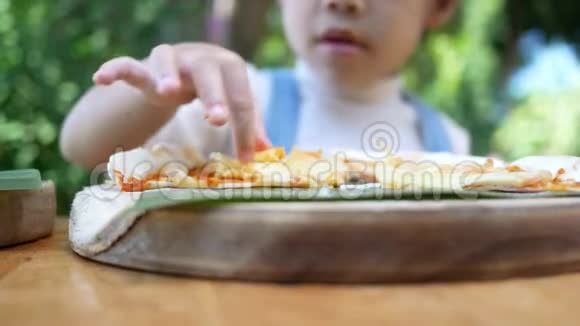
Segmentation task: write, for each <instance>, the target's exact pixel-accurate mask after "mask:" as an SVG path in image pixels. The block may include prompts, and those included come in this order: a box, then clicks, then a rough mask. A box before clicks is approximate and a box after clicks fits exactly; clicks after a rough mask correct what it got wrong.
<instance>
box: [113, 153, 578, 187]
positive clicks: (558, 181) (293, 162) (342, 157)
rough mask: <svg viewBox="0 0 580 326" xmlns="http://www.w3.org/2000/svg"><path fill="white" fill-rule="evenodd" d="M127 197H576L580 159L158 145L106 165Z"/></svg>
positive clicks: (121, 157)
mask: <svg viewBox="0 0 580 326" xmlns="http://www.w3.org/2000/svg"><path fill="white" fill-rule="evenodd" d="M108 172H109V175H110V176H111V178H112V179H113V180H114V182H115V183H116V184H117V185H118V186H119V187H120V189H122V190H123V191H126V192H137V191H145V190H151V189H160V188H195V189H204V188H212V189H214V188H266V187H271V188H322V187H331V188H338V187H342V186H347V185H348V186H352V185H365V184H373V185H379V186H380V187H382V188H384V189H391V190H406V191H416V192H417V191H421V192H455V191H466V190H468V191H499V192H517V193H530V192H578V193H580V158H577V157H528V158H523V159H521V160H518V161H515V162H512V163H506V162H503V161H501V160H497V159H492V158H486V157H477V156H459V155H453V154H448V153H399V154H397V155H391V156H388V157H386V158H384V159H381V160H371V159H368V158H366V156H365V155H364V154H363V153H357V152H349V151H332V152H331V153H323V152H322V151H303V150H299V149H294V150H292V151H291V152H290V153H286V152H285V151H284V149H282V148H271V149H268V150H265V151H262V152H258V153H256V154H255V155H254V158H253V160H252V161H251V162H240V161H238V160H236V159H234V158H232V157H230V156H228V155H225V154H223V153H213V154H211V155H210V156H209V159H207V160H206V159H204V158H202V156H201V155H199V154H198V153H197V152H196V151H195V150H192V149H188V148H186V147H178V146H170V145H158V146H154V147H153V148H151V149H145V148H137V149H134V150H131V151H127V152H120V153H116V154H114V155H113V156H112V157H111V158H110V160H109V164H108Z"/></svg>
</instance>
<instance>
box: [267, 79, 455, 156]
mask: <svg viewBox="0 0 580 326" xmlns="http://www.w3.org/2000/svg"><path fill="white" fill-rule="evenodd" d="M269 74H270V78H271V85H272V86H271V87H272V88H271V92H270V103H269V105H268V108H267V110H266V117H265V123H266V132H267V133H268V137H270V141H271V142H272V144H273V145H274V146H276V147H282V148H284V149H285V150H286V151H287V152H290V151H291V150H292V148H293V147H294V144H295V142H296V134H297V129H298V124H299V121H300V107H301V102H302V98H301V95H300V90H299V87H298V82H297V80H296V77H295V75H294V72H293V71H292V70H289V69H275V70H270V71H269ZM403 98H404V100H405V101H407V102H408V103H409V104H410V105H411V106H413V107H414V108H415V110H416V111H417V116H418V118H419V126H418V127H419V130H420V132H421V140H422V142H423V147H424V148H425V151H428V152H452V151H453V147H452V146H451V141H450V139H449V135H448V134H447V131H446V129H445V126H444V125H443V120H442V117H441V115H440V114H439V113H438V112H437V111H435V110H433V109H431V108H430V107H429V106H428V105H427V104H425V103H424V102H423V101H421V100H420V99H419V98H417V97H415V96H413V95H411V94H409V93H407V92H404V93H403Z"/></svg>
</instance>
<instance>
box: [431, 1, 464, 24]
mask: <svg viewBox="0 0 580 326" xmlns="http://www.w3.org/2000/svg"><path fill="white" fill-rule="evenodd" d="M430 2H431V7H430V8H429V12H427V20H426V24H425V26H426V27H427V28H437V27H439V26H441V25H443V24H445V23H446V22H447V21H449V19H450V18H451V17H453V14H455V11H456V10H457V6H458V4H459V0H431V1H430Z"/></svg>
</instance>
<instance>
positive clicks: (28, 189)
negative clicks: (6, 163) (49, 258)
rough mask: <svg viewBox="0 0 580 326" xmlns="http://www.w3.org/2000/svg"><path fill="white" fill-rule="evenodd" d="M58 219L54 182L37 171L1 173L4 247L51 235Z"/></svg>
mask: <svg viewBox="0 0 580 326" xmlns="http://www.w3.org/2000/svg"><path fill="white" fill-rule="evenodd" d="M55 217H56V195H55V188H54V184H53V183H52V182H45V183H43V182H42V181H41V179H40V173H39V172H38V171H36V170H22V171H9V172H0V247H5V246H11V245H15V244H19V243H24V242H28V241H33V240H37V239H40V238H43V237H46V236H48V235H50V234H51V233H52V229H53V225H54V220H55Z"/></svg>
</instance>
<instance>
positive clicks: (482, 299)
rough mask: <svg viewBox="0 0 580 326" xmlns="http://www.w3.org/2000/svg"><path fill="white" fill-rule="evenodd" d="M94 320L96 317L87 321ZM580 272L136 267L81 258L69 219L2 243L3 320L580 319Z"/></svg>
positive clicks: (571, 321)
mask: <svg viewBox="0 0 580 326" xmlns="http://www.w3.org/2000/svg"><path fill="white" fill-rule="evenodd" d="M87 317H88V318H87ZM579 321H580V274H574V275H564V276H557V277H547V278H538V279H520V280H510V281H501V282H497V281H495V282H480V283H452V284H409V285H384V286H372V285H369V286H330V285H271V284H251V283H236V282H218V281H208V280H195V279H187V278H179V277H172V276H164V275H153V274H147V273H141V272H136V271H128V270H123V269H118V268H115V267H109V266H105V265H100V264H98V263H93V262H90V261H87V260H85V259H83V258H80V257H78V256H76V255H75V254H74V253H73V252H72V251H71V250H70V249H69V247H68V243H67V220H65V219H59V220H58V221H57V223H56V228H55V233H54V235H53V236H52V237H51V238H48V239H44V240H41V241H38V242H35V243H30V244H25V245H22V246H18V247H13V248H8V249H1V250H0V324H1V325H3V326H8V325H31V324H32V325H34V324H38V325H43V326H44V325H68V324H72V325H75V324H79V325H81V324H82V325H114V324H123V325H125V324H129V325H134V324H137V323H139V324H140V325H155V324H165V325H173V324H196V325H204V326H213V325H220V326H222V325H252V326H258V325H320V324H330V325H349V326H351V325H359V324H360V325H390V324H393V325H399V324H402V325H414V324H417V325H494V326H495V325H550V326H553V325H577V324H578V323H579Z"/></svg>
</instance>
